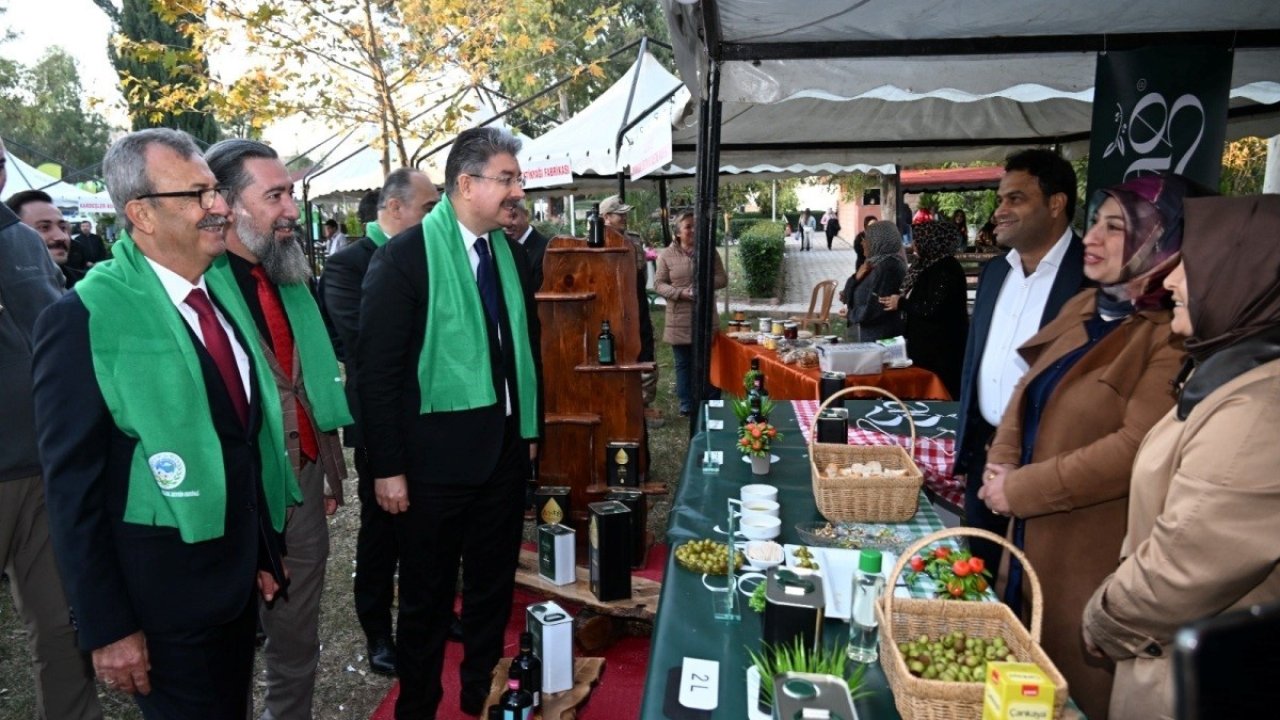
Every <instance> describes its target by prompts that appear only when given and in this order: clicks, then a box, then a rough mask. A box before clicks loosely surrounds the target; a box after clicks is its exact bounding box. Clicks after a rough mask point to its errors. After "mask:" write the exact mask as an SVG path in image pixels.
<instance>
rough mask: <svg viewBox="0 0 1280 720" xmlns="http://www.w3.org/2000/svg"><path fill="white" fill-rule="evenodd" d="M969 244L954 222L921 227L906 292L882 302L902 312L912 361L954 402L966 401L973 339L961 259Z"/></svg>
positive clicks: (884, 298) (916, 229) (935, 221)
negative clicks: (964, 377)
mask: <svg viewBox="0 0 1280 720" xmlns="http://www.w3.org/2000/svg"><path fill="white" fill-rule="evenodd" d="M963 244H964V233H963V231H962V230H961V229H960V226H959V225H956V224H955V223H953V222H951V221H949V220H934V221H931V222H927V223H923V224H921V225H916V226H915V243H914V244H913V247H914V248H915V254H916V259H915V262H913V263H912V264H911V267H910V268H909V269H908V270H907V277H906V279H905V280H903V281H902V292H901V293H895V294H893V295H889V296H886V297H882V298H880V304H881V305H883V306H884V308H885V309H886V310H898V311H900V312H901V313H902V319H903V322H904V326H905V332H903V335H904V336H905V337H906V339H907V355H908V356H910V357H911V361H912V362H914V363H915V364H916V365H919V366H920V367H922V368H924V369H925V370H929V371H931V372H933V373H935V374H936V375H937V376H938V377H939V378H941V379H942V382H943V384H944V385H946V386H947V392H949V393H951V397H960V369H961V367H962V366H963V365H964V343H965V340H967V339H968V337H969V310H968V303H969V298H968V284H967V281H966V280H965V276H964V268H963V267H962V266H961V265H960V261H959V260H956V257H955V252H956V250H957V249H958V248H959V247H961V246H962V245H963Z"/></svg>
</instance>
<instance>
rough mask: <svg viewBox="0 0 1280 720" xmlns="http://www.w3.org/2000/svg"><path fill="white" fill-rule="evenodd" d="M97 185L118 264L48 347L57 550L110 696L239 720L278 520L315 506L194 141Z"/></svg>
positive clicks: (93, 282) (128, 148)
mask: <svg viewBox="0 0 1280 720" xmlns="http://www.w3.org/2000/svg"><path fill="white" fill-rule="evenodd" d="M102 166H103V172H104V173H105V175H106V179H107V190H108V192H109V193H110V194H111V201H112V203H113V204H114V205H115V208H116V215H117V217H119V218H120V220H121V223H122V225H123V232H122V233H121V235H120V239H119V241H118V242H117V243H116V247H115V256H114V259H113V260H112V261H111V262H109V263H103V264H101V265H99V266H98V267H96V268H94V271H93V272H91V273H89V275H88V276H86V277H85V279H84V280H83V281H81V282H80V283H79V284H77V285H76V287H75V289H74V290H71V291H70V292H68V293H67V294H66V295H64V296H63V297H62V299H61V300H59V301H58V302H56V303H54V304H53V305H51V306H50V307H49V308H47V309H46V310H45V311H44V313H43V314H42V315H41V316H40V319H39V321H38V322H37V323H36V328H35V362H34V377H35V412H36V427H37V429H38V430H39V440H40V457H41V459H42V460H43V464H44V473H45V494H46V504H47V507H48V510H49V526H50V529H51V531H52V533H51V534H52V536H53V549H54V552H55V553H56V554H57V557H58V565H59V568H60V570H61V571H62V579H63V584H64V586H65V587H66V590H67V598H68V599H69V600H70V604H71V609H72V610H73V611H74V613H75V618H76V622H77V625H78V629H79V633H80V645H81V646H82V647H83V648H85V649H86V650H89V651H91V652H92V656H93V666H94V670H96V671H97V674H98V677H99V679H101V681H102V683H103V684H104V685H105V686H106V687H107V688H109V689H113V690H117V691H119V692H122V693H125V694H126V695H132V696H133V698H134V700H135V701H136V702H137V703H138V706H139V707H140V708H141V710H142V714H143V716H144V717H147V718H197V717H198V718H244V717H245V714H246V712H247V710H248V708H247V701H248V699H249V698H250V697H251V696H250V692H251V682H250V681H251V675H252V672H253V636H254V615H255V611H256V610H257V603H256V602H254V595H255V593H261V595H262V596H263V597H264V598H265V599H267V600H271V599H272V598H274V597H275V596H276V593H277V592H279V586H280V583H281V582H283V580H284V572H283V570H282V569H281V559H280V546H279V543H280V537H279V533H280V532H282V531H283V529H284V518H285V508H286V507H287V506H288V505H291V504H296V503H297V502H298V501H300V500H301V499H302V498H301V493H300V492H299V490H298V482H297V480H296V479H295V478H294V476H293V472H292V471H291V470H290V468H289V464H288V458H287V456H286V454H285V448H284V429H283V428H282V426H281V410H280V398H279V396H277V395H276V393H274V392H272V391H271V388H272V385H273V384H274V381H273V380H272V378H271V371H270V370H269V369H268V367H267V364H266V359H265V358H264V356H263V353H262V351H261V350H260V349H259V347H258V345H257V343H256V342H247V340H252V339H253V333H255V332H256V329H255V327H254V324H253V317H252V316H251V315H250V314H249V308H248V307H247V306H246V305H245V304H244V300H243V299H242V298H241V297H240V294H239V292H238V291H237V290H236V288H235V285H234V283H233V282H231V281H230V280H229V275H227V274H226V273H224V272H219V271H218V270H217V269H216V266H220V265H221V264H223V263H225V262H226V259H225V258H224V257H223V255H224V253H225V252H226V241H225V238H224V233H225V230H226V224H227V220H226V217H227V213H228V212H230V211H229V210H228V208H227V203H226V201H225V200H224V199H223V197H222V194H221V192H220V189H219V188H218V186H217V178H215V177H214V176H213V173H212V172H210V171H209V166H208V165H206V164H205V162H204V160H203V159H202V158H201V157H200V149H199V148H198V147H196V144H195V141H194V140H193V139H192V138H191V136H190V135H187V134H186V133H183V132H178V131H175V130H168V129H163V128H152V129H148V130H140V131H137V132H133V133H129V134H128V135H125V136H124V137H122V138H120V139H119V140H117V141H116V142H115V143H114V144H112V146H111V148H110V149H109V150H108V151H107V154H106V157H105V158H104V159H103V161H102ZM211 268H214V269H213V271H210V270H211Z"/></svg>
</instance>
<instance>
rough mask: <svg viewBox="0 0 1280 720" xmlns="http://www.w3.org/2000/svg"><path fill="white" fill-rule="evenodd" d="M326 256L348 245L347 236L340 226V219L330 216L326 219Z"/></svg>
mask: <svg viewBox="0 0 1280 720" xmlns="http://www.w3.org/2000/svg"><path fill="white" fill-rule="evenodd" d="M324 237H325V244H324V256H325V257H329V256H330V255H333V254H334V253H336V252H338V251H339V250H341V249H343V248H345V247H346V246H347V236H346V234H344V233H343V232H342V228H341V227H339V226H338V221H337V220H334V219H333V218H329V219H328V220H325V221H324Z"/></svg>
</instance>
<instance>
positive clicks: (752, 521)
mask: <svg viewBox="0 0 1280 720" xmlns="http://www.w3.org/2000/svg"><path fill="white" fill-rule="evenodd" d="M739 529H741V530H742V534H743V535H744V536H745V537H746V538H747V539H748V540H772V539H774V538H776V537H778V534H779V533H781V532H782V521H781V520H779V519H778V518H776V517H769V516H768V515H744V516H743V517H742V524H741V525H740V526H739Z"/></svg>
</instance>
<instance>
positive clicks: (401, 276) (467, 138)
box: [356, 127, 542, 720]
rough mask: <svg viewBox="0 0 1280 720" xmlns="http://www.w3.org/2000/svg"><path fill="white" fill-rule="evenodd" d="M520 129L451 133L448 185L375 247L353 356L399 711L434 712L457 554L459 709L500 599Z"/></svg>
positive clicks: (418, 715)
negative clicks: (387, 594) (393, 602)
mask: <svg viewBox="0 0 1280 720" xmlns="http://www.w3.org/2000/svg"><path fill="white" fill-rule="evenodd" d="M519 150H520V141H518V140H516V139H515V138H513V137H512V136H511V135H510V134H508V133H506V132H504V131H502V130H499V129H497V128H492V127H481V128H473V129H470V130H467V131H465V132H463V133H462V134H460V135H458V137H457V139H455V140H454V142H453V148H452V149H451V150H450V152H449V158H448V160H447V161H446V162H445V193H446V197H445V198H444V199H442V200H441V201H440V204H438V205H436V207H435V209H434V210H432V211H431V213H430V214H429V215H427V217H426V219H425V220H423V222H422V223H421V224H419V225H415V226H413V227H411V228H409V229H408V230H406V231H404V232H402V233H400V234H399V235H397V236H395V237H394V238H391V240H389V241H388V242H387V244H386V245H384V246H382V247H381V248H379V249H378V251H377V252H376V253H374V256H373V260H372V262H370V264H369V272H368V274H367V275H366V276H365V280H364V298H363V301H362V302H361V305H360V335H359V338H358V339H357V341H356V360H357V368H356V371H357V373H359V380H360V388H359V395H360V414H361V425H362V429H363V430H364V439H365V444H366V446H367V448H368V451H369V469H370V472H371V473H372V474H373V476H374V478H375V479H374V494H375V496H376V497H377V500H378V504H379V505H380V506H381V507H382V508H383V509H384V510H386V511H387V512H389V513H391V514H392V515H394V516H395V519H394V523H395V530H396V541H397V543H398V545H399V548H400V616H399V624H398V627H397V630H396V655H397V661H398V662H397V665H398V671H399V675H400V697H399V699H398V700H397V702H396V717H397V718H401V720H408V719H410V718H412V720H421V719H422V718H434V717H436V712H437V709H438V706H439V704H440V699H441V696H442V695H443V689H442V686H441V683H440V673H441V671H442V669H443V664H444V644H445V638H446V637H447V636H448V634H449V625H450V618H451V613H450V609H451V608H452V605H453V598H454V591H455V588H456V582H457V577H458V566H459V560H461V562H462V573H463V578H462V627H463V631H464V633H463V634H464V640H463V646H464V648H465V651H466V653H465V658H464V659H463V661H462V665H461V668H460V672H459V674H460V675H461V683H460V684H461V686H462V698H461V700H462V711H463V712H464V713H466V714H468V715H473V716H474V715H479V714H480V711H481V709H482V708H483V706H484V701H485V698H486V697H487V696H488V694H489V681H490V677H491V673H492V672H493V668H494V666H495V665H496V664H497V662H498V659H499V658H500V657H501V656H502V635H503V631H504V629H505V627H506V624H507V618H509V617H510V612H511V597H512V592H513V591H514V589H515V570H516V562H517V560H518V558H519V553H520V534H521V529H522V526H523V519H524V486H525V478H526V477H527V473H528V469H529V462H530V461H531V460H532V459H534V458H535V457H536V455H537V444H536V442H537V438H538V436H539V433H540V431H541V426H542V391H541V385H542V382H541V365H540V359H539V353H538V350H539V347H540V344H539V326H538V312H537V306H536V305H535V304H534V300H533V285H532V282H531V280H530V278H529V270H528V264H527V260H526V258H525V254H524V251H523V250H521V249H520V246H519V245H517V244H516V243H514V242H512V241H511V240H508V239H507V237H506V236H505V235H504V234H503V233H501V232H497V231H498V230H500V229H501V228H502V227H503V226H505V225H509V224H510V223H511V221H512V219H513V209H514V207H515V206H516V205H517V204H519V202H520V200H521V199H522V198H523V197H524V191H523V189H522V188H523V185H524V177H523V176H521V174H520V164H519V162H517V160H516V154H517V153H518V152H519Z"/></svg>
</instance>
